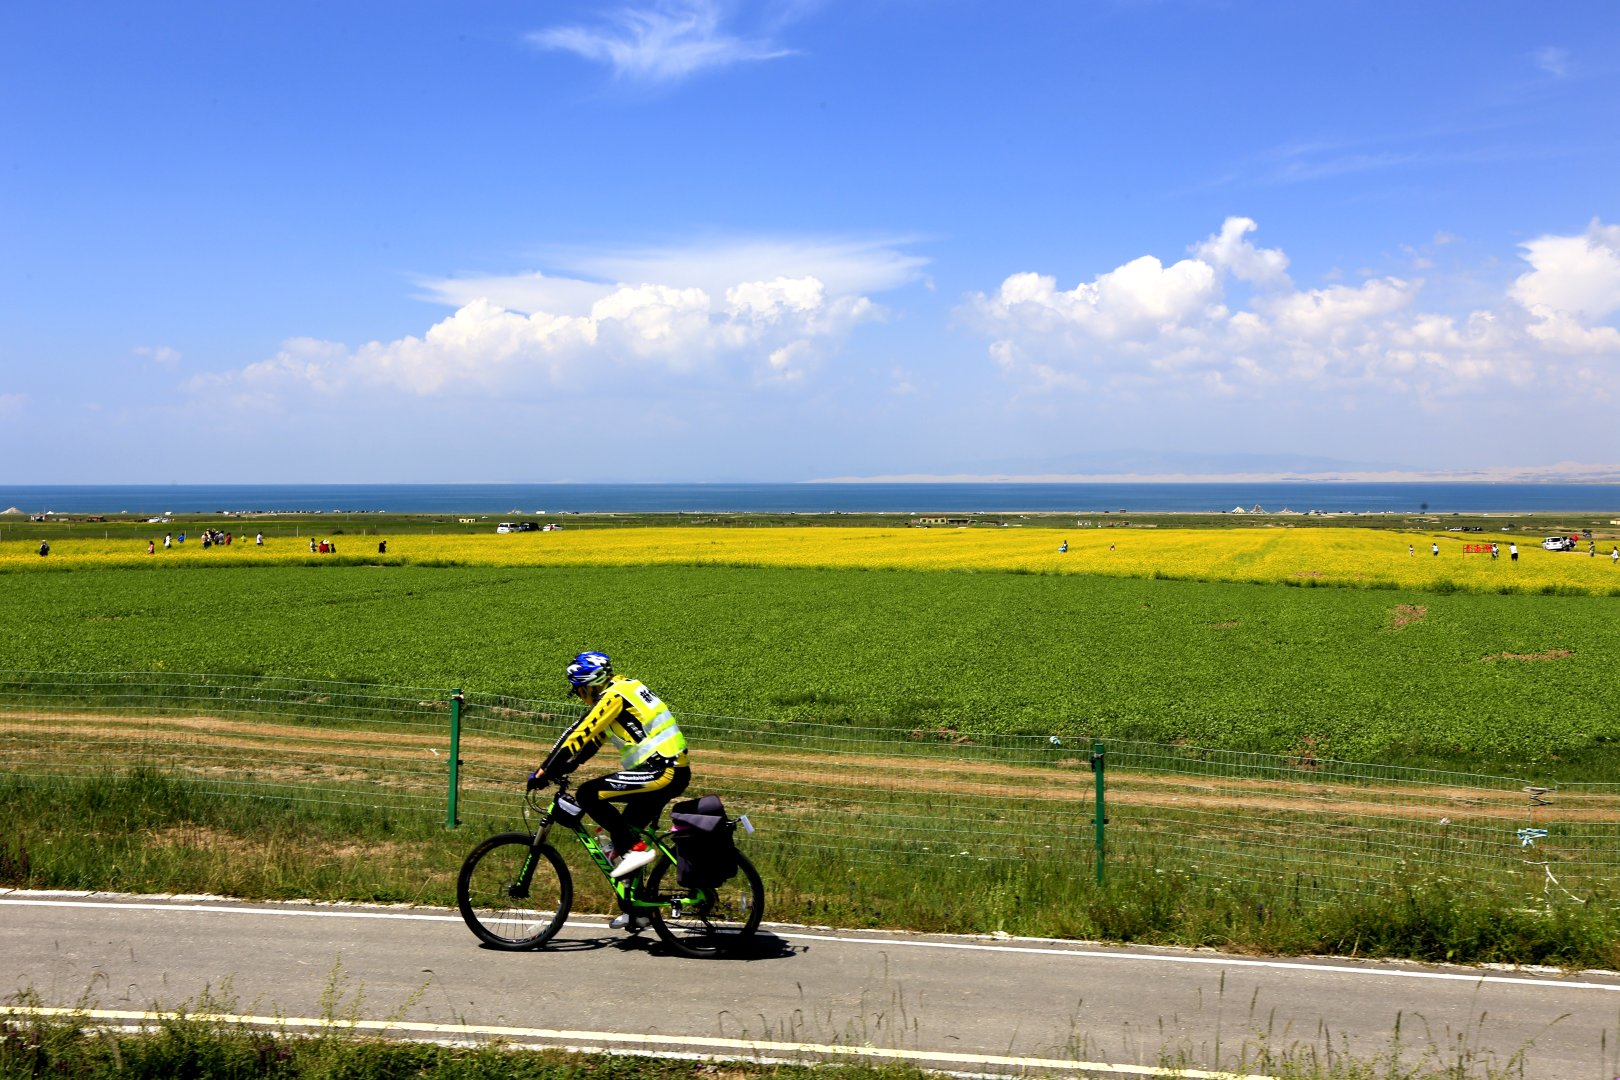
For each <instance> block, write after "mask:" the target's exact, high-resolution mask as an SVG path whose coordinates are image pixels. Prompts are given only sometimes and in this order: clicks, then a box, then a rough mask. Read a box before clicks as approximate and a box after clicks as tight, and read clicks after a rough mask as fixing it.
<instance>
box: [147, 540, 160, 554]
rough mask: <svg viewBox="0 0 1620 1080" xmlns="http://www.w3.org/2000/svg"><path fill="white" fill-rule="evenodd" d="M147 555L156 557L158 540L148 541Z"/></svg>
mask: <svg viewBox="0 0 1620 1080" xmlns="http://www.w3.org/2000/svg"><path fill="white" fill-rule="evenodd" d="M146 553H147V554H148V555H156V554H157V541H156V540H148V541H147V542H146Z"/></svg>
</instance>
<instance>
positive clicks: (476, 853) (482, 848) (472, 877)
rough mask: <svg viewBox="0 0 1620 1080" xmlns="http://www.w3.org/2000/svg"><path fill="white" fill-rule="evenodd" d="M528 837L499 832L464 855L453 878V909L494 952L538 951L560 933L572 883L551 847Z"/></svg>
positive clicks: (565, 865) (515, 833) (566, 869)
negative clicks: (462, 861)
mask: <svg viewBox="0 0 1620 1080" xmlns="http://www.w3.org/2000/svg"><path fill="white" fill-rule="evenodd" d="M533 844H534V836H533V834H531V833H519V832H511V833H500V834H498V835H496V836H492V837H490V838H489V839H488V840H485V841H484V842H483V843H481V844H479V845H478V846H477V847H475V848H473V849H472V852H471V853H470V854H469V855H468V856H467V861H466V862H464V863H462V864H461V874H460V876H459V877H457V878H456V905H457V906H458V907H459V908H460V909H461V918H462V920H463V921H465V922H466V924H467V928H468V929H469V930H471V931H472V932H473V933H474V934H477V935H478V937H479V939H480V940H482V941H483V942H484V943H485V944H487V945H490V946H492V947H494V948H497V949H509V950H514V951H515V950H519V949H538V948H539V947H540V946H542V945H544V944H545V943H546V942H547V941H550V940H551V937H552V935H553V934H555V933H556V932H557V931H558V930H560V929H562V924H563V921H564V920H565V919H567V918H568V908H569V906H570V905H571V904H572V903H573V902H574V880H573V878H572V877H570V876H569V874H568V866H567V864H566V863H564V862H563V861H562V856H561V855H559V854H557V849H556V848H554V847H552V846H551V845H550V844H541V845H540V846H539V847H533V846H532V845H533Z"/></svg>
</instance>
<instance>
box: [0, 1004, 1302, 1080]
mask: <svg viewBox="0 0 1620 1080" xmlns="http://www.w3.org/2000/svg"><path fill="white" fill-rule="evenodd" d="M5 1013H9V1014H10V1015H13V1016H33V1017H40V1018H42V1019H44V1018H62V1019H72V1020H80V1021H84V1020H101V1021H113V1022H119V1023H124V1024H130V1023H133V1024H149V1023H150V1024H156V1023H160V1022H162V1021H164V1020H167V1019H169V1018H170V1017H171V1016H172V1015H177V1014H169V1013H161V1012H126V1011H122V1010H115V1009H59V1008H44V1007H40V1006H11V1007H3V1008H0V1014H5ZM186 1016H187V1018H188V1019H192V1020H198V1021H202V1022H204V1023H227V1024H246V1025H250V1026H253V1027H268V1028H287V1027H297V1028H324V1029H338V1030H347V1031H376V1032H401V1033H409V1034H414V1035H424V1036H433V1037H444V1036H453V1037H456V1038H467V1037H479V1038H486V1039H541V1040H545V1041H546V1042H547V1043H550V1044H557V1045H558V1046H559V1048H561V1049H565V1050H579V1051H601V1050H607V1049H610V1048H612V1047H624V1046H638V1047H639V1046H654V1047H667V1046H683V1047H691V1048H698V1049H703V1050H708V1051H720V1052H724V1051H731V1052H732V1056H733V1057H736V1056H742V1057H746V1058H757V1057H759V1056H761V1055H764V1054H791V1055H804V1054H814V1055H817V1056H832V1057H853V1058H862V1059H869V1060H870V1059H876V1060H885V1061H910V1062H924V1061H933V1062H944V1063H947V1064H951V1065H972V1066H978V1067H985V1066H1000V1067H1011V1068H1019V1069H1059V1070H1062V1071H1063V1072H1067V1073H1102V1074H1107V1075H1114V1076H1162V1077H1169V1076H1176V1077H1186V1078H1188V1080H1274V1078H1272V1077H1268V1076H1259V1075H1255V1074H1250V1073H1229V1072H1210V1071H1208V1070H1204V1069H1163V1068H1158V1067H1156V1066H1151V1065H1115V1064H1111V1063H1109V1062H1103V1061H1070V1060H1067V1059H1064V1058H1025V1057H1006V1056H1002V1055H998V1054H962V1053H954V1052H951V1051H948V1050H937V1051H935V1050H898V1049H891V1048H888V1047H880V1046H838V1045H836V1044H828V1043H796V1042H771V1041H765V1040H756V1039H726V1038H719V1037H712V1036H701V1035H642V1034H637V1033H633V1032H615V1031H567V1030H553V1029H550V1028H520V1027H494V1026H484V1025H478V1024H425V1023H410V1022H406V1021H394V1020H332V1019H327V1018H324V1017H285V1016H237V1015H233V1014H229V1013H188V1014H186ZM716 1056H720V1055H716Z"/></svg>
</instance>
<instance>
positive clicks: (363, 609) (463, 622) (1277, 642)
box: [0, 565, 1620, 780]
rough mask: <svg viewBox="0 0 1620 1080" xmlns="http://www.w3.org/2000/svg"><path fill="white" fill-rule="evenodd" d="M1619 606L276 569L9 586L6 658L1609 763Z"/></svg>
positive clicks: (1252, 592) (1153, 588)
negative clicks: (565, 683) (638, 684)
mask: <svg viewBox="0 0 1620 1080" xmlns="http://www.w3.org/2000/svg"><path fill="white" fill-rule="evenodd" d="M1617 610H1620V609H1617V608H1616V601H1615V600H1614V599H1613V598H1612V597H1600V596H1561V595H1495V594H1474V593H1463V592H1450V593H1434V592H1421V591H1415V590H1401V589H1381V590H1364V589H1332V588H1317V589H1298V588H1286V587H1278V586H1265V585H1247V584H1224V583H1201V582H1184V581H1168V580H1152V579H1128V578H1115V577H1100V576H1089V575H1084V574H1065V575H1034V574H1018V573H1005V572H984V573H973V572H960V571H958V572H941V571H924V570H917V571H910V570H889V571H868V570H811V569H791V568H754V569H750V568H733V567H702V568H694V567H628V568H625V567H601V568H591V567H526V568H524V567H517V568H514V567H453V568H443V567H440V568H434V567H422V566H336V565H331V566H301V565H288V566H273V567H240V568H230V567H218V568H198V569H179V568H176V569H164V570H120V569H84V570H75V571H70V572H58V573H28V572H19V573H9V574H6V575H4V576H3V577H0V658H3V660H0V667H5V668H11V669H38V670H55V671H149V670H167V671H194V672H214V673H245V674H278V675H290V676H300V677H313V678H336V679H348V680H358V681H364V682H378V683H391V684H397V685H414V686H429V687H447V686H462V687H465V688H467V689H469V690H477V691H481V692H505V693H512V694H517V695H521V696H527V697H534V698H555V697H557V696H558V692H559V689H560V679H559V675H558V672H559V669H560V666H561V664H562V663H563V662H564V661H565V660H566V658H567V657H568V656H570V655H572V653H574V652H576V651H578V650H580V649H582V648H587V647H589V648H599V649H604V650H606V651H608V652H610V653H612V654H613V655H614V656H615V658H616V659H617V660H618V662H619V665H620V667H621V668H622V669H623V670H625V671H628V672H631V673H634V674H637V675H640V676H641V677H644V678H646V679H647V680H648V681H649V682H651V683H652V684H653V685H655V686H656V687H657V688H658V689H659V691H660V692H661V693H662V694H664V695H665V696H666V697H667V698H668V699H669V700H670V701H671V702H673V703H674V704H675V705H676V706H677V708H678V709H684V710H690V711H696V712H703V713H716V714H725V715H730V716H741V717H768V718H790V719H803V720H817V721H824V722H833V723H848V724H855V725H875V726H885V727H900V728H911V727H921V728H949V727H954V728H962V729H972V730H993V731H1002V732H1027V733H1044V732H1050V731H1062V732H1075V733H1085V734H1092V735H1099V736H1105V737H1106V736H1114V737H1128V738H1140V739H1149V740H1155V741H1166V742H1168V741H1176V742H1187V743H1192V744H1196V745H1203V746H1213V747H1220V748H1224V749H1253V750H1265V751H1273V752H1282V753H1288V752H1293V751H1295V750H1297V749H1299V748H1300V747H1301V746H1309V747H1310V748H1311V749H1312V751H1313V752H1314V753H1316V754H1320V755H1324V756H1333V757H1338V758H1343V759H1351V760H1363V761H1379V762H1386V763H1398V764H1418V765H1443V766H1447V767H1455V768H1469V769H1476V770H1482V771H1500V772H1504V773H1506V774H1508V775H1524V774H1525V773H1526V772H1529V771H1532V770H1533V771H1534V772H1535V775H1537V776H1538V777H1543V776H1544V777H1550V778H1559V779H1604V780H1606V779H1610V778H1612V776H1613V775H1614V767H1613V766H1614V760H1615V758H1614V746H1615V743H1616V740H1620V680H1616V679H1615V678H1614V672H1615V670H1616V667H1617V661H1620V620H1617V619H1616V617H1615V615H1616V612H1617Z"/></svg>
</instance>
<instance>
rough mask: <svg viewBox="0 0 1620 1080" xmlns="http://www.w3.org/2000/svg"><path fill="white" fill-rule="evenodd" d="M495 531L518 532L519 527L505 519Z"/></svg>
mask: <svg viewBox="0 0 1620 1080" xmlns="http://www.w3.org/2000/svg"><path fill="white" fill-rule="evenodd" d="M495 531H496V532H498V533H509V532H517V531H518V528H517V526H516V525H514V524H512V523H511V522H510V521H503V522H501V523H500V524H499V525H497V526H495Z"/></svg>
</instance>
